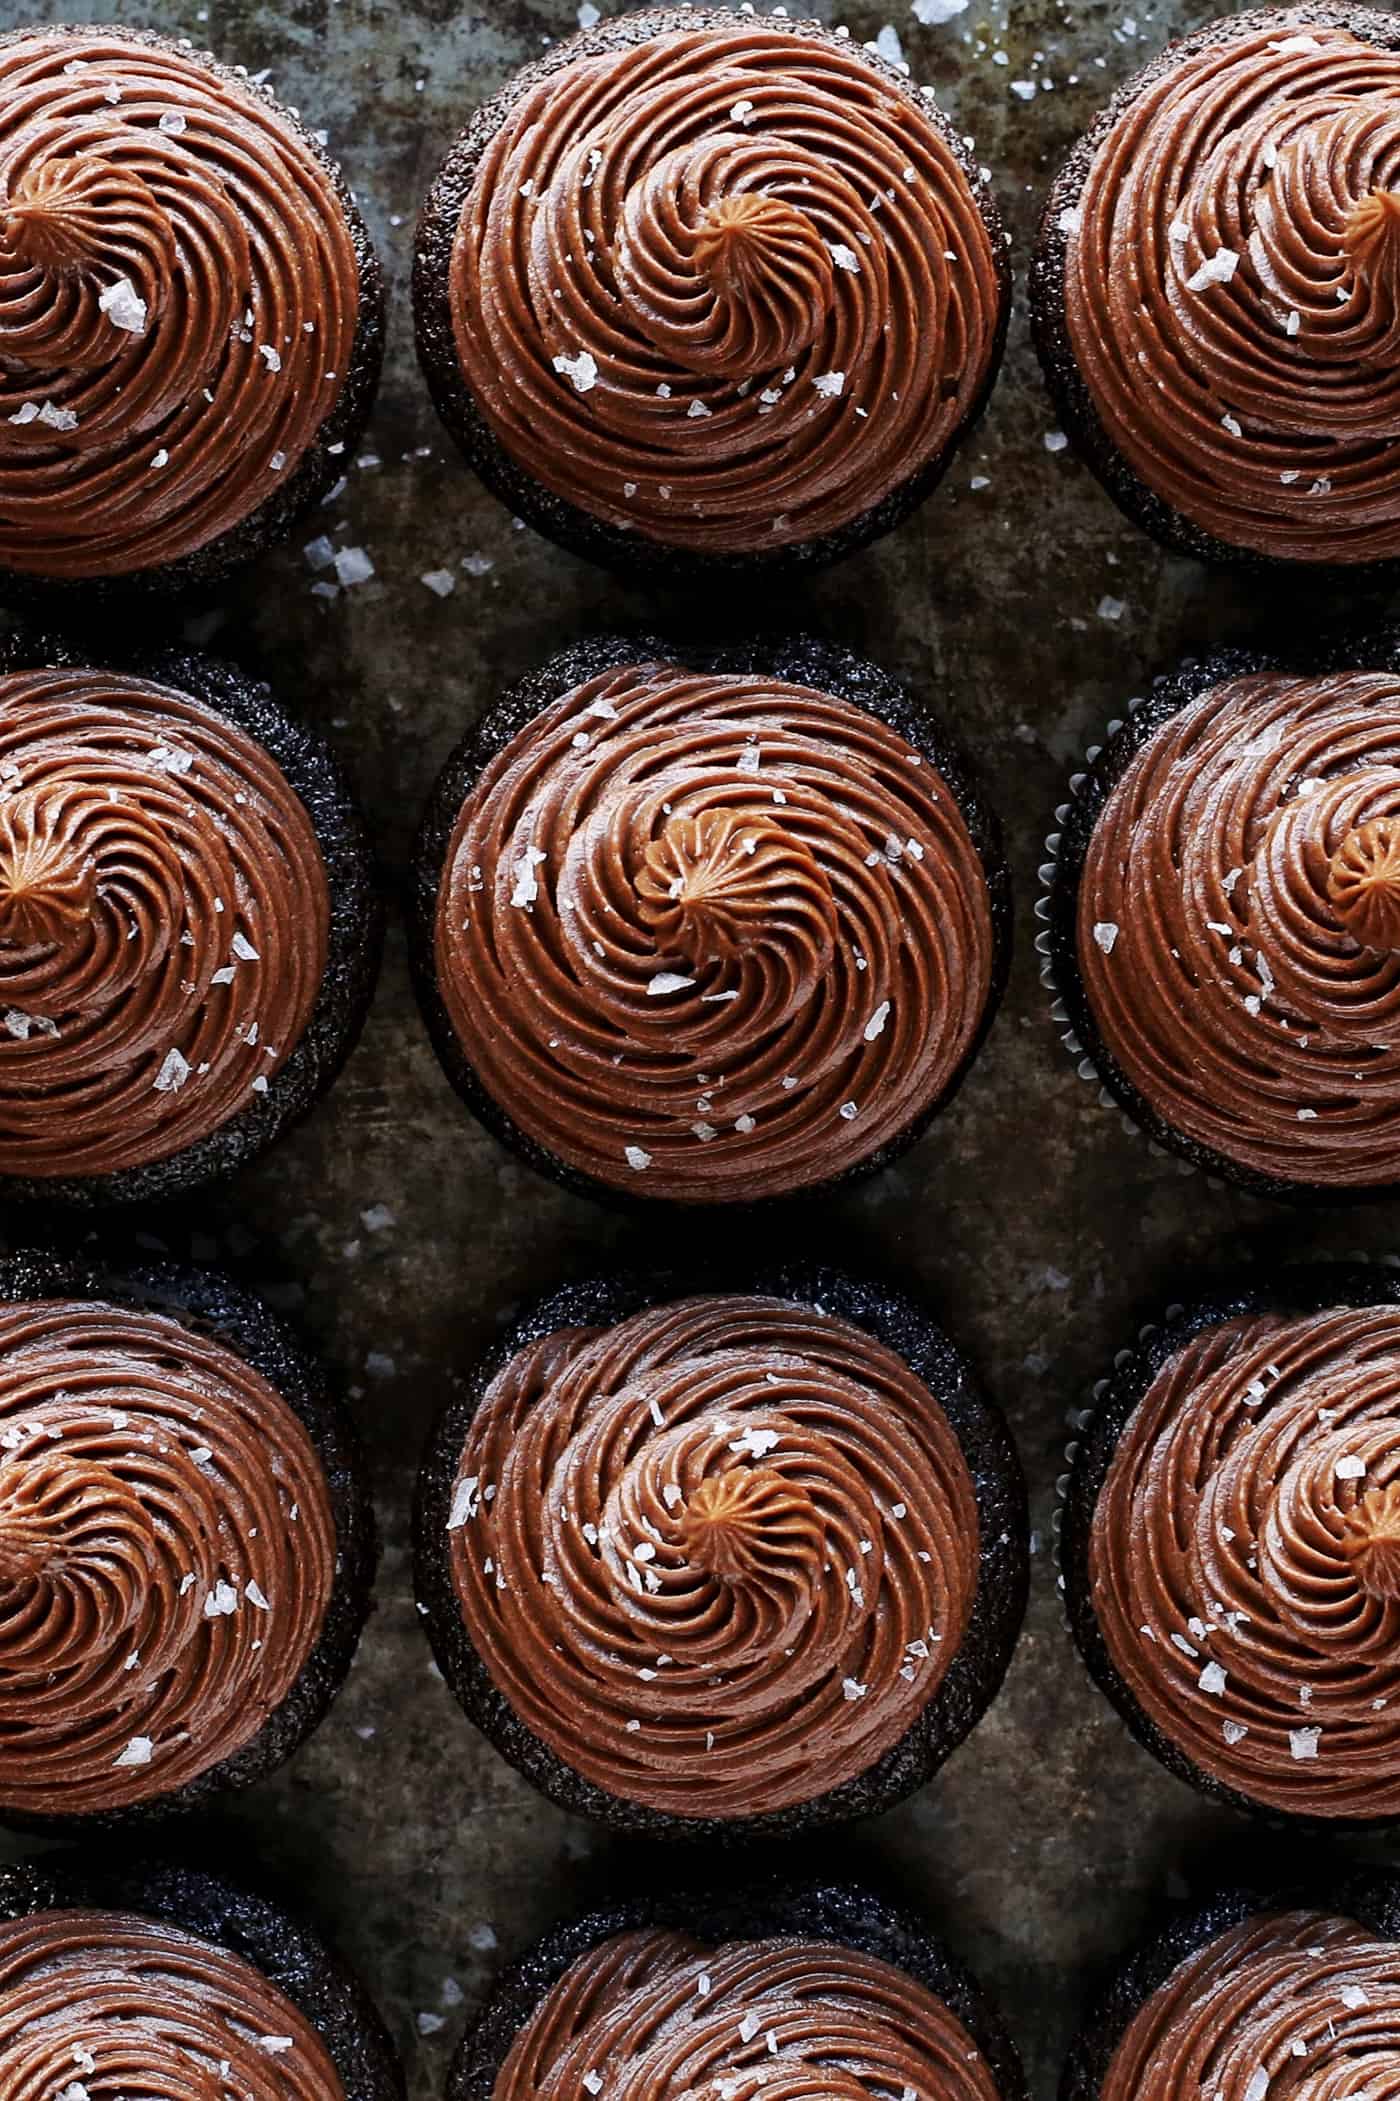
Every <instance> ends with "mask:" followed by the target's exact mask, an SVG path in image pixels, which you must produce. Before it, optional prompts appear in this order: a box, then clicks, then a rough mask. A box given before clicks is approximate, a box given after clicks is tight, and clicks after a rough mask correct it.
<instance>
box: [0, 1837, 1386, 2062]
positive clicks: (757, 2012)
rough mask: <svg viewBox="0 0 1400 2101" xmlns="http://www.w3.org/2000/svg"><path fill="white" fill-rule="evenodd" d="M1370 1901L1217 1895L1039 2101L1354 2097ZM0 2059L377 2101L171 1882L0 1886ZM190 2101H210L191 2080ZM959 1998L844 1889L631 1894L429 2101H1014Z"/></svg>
mask: <svg viewBox="0 0 1400 2101" xmlns="http://www.w3.org/2000/svg"><path fill="white" fill-rule="evenodd" d="M1397 1941H1400V1878H1397V1877H1396V1876H1394V1875H1389V1874H1369V1875H1368V1874H1364V1873H1356V1872H1352V1873H1350V1874H1344V1873H1343V1874H1337V1875H1336V1876H1334V1877H1333V1878H1332V1879H1331V1880H1330V1881H1329V1882H1328V1883H1326V1884H1323V1885H1320V1886H1319V1885H1318V1884H1316V1883H1314V1884H1313V1885H1311V1886H1307V1887H1298V1888H1287V1887H1284V1888H1280V1889H1275V1890H1268V1891H1261V1890H1227V1891H1222V1892H1220V1893H1218V1894H1217V1895H1215V1896H1214V1897H1212V1898H1211V1899H1210V1900H1209V1901H1208V1902H1207V1903H1205V1904H1203V1905H1200V1906H1198V1907H1196V1908H1195V1909H1193V1910H1190V1911H1183V1912H1182V1913H1180V1914H1179V1915H1178V1916H1176V1917H1174V1918H1173V1919H1171V1920H1170V1922H1169V1923H1168V1924H1167V1925H1166V1926H1165V1927H1164V1928H1163V1929H1162V1930H1161V1931H1159V1933H1158V1934H1157V1935H1155V1936H1154V1937H1153V1938H1152V1939H1150V1940H1148V1941H1147V1942H1145V1943H1144V1944H1143V1945H1142V1946H1141V1947H1139V1948H1138V1949H1137V1950H1135V1951H1134V1952H1133V1953H1132V1954H1131V1955H1130V1956H1129V1958H1128V1959H1127V1961H1126V1962H1125V1963H1124V1964H1123V1965H1122V1967H1121V1969H1120V1970H1119V1972H1118V1973H1117V1975H1116V1976H1115V1978H1114V1979H1113V1981H1112V1983H1111V1985H1110V1987H1109V1989H1108V1990H1107V1991H1106V1992H1105V1993H1103V1994H1102V1996H1101V1998H1100V2000H1099V2002H1098V2003H1097V2004H1096V2005H1095V2006H1094V2007H1093V2008H1092V2010H1091V2012H1090V2014H1089V2016H1088V2018H1087V2019H1086V2020H1085V2022H1084V2024H1083V2026H1082V2027H1081V2029H1080V2031H1079V2033H1078V2035H1077V2036H1076V2037H1075V2039H1074V2042H1073V2044H1072V2046H1071V2050H1070V2053H1069V2056H1068V2059H1067V2062H1066V2064H1065V2068H1064V2076H1063V2079H1062V2082H1061V2088H1060V2093H1061V2101H1182V2097H1183V2096H1185V2095H1187V2094H1191V2095H1194V2094H1196V2093H1198V2092H1199V2093H1202V2094H1207V2095H1210V2096H1211V2097H1212V2101H1216V2097H1218V2101H1268V2096H1269V2094H1270V2093H1271V2092H1272V2093H1274V2094H1276V2095H1277V2094H1289V2095H1293V2094H1296V2095H1299V2096H1302V2095H1308V2096H1311V2095H1313V2094H1321V2095H1325V2096H1328V2097H1329V2101H1330V2097H1331V2096H1334V2095H1335V2096H1344V2097H1349V2096H1357V2097H1362V2096H1364V2097H1366V2101H1384V2097H1386V2096H1388V2095H1390V2094H1391V2093H1392V2092H1393V2091H1394V2084H1395V2079H1396V2076H1397V2068H1398V2067H1400V2059H1397V2045H1396V2039H1395V2038H1396V2021H1397V2017H1398V2016H1400V2006H1397V1998H1396V1994H1397V1986H1396V1978H1395V1965H1396V1945H1397ZM0 2063H2V2064H3V2066H4V2069H5V2072H6V2076H7V2078H8V2079H9V2081H10V2082H11V2090H12V2091H13V2092H15V2093H16V2094H23V2095H26V2096H27V2095H30V2094H33V2095H36V2096H37V2095H39V2094H40V2093H43V2094H53V2095H56V2096H58V2097H59V2101H92V2097H93V2096H95V2095H98V2094H106V2093H108V2092H113V2093H115V2092H116V2091H118V2089H120V2091H122V2092H124V2093H125V2092H131V2091H133V2082H136V2083H137V2084H138V2085H140V2086H141V2087H143V2089H144V2090H146V2091H149V2092H150V2093H152V2094H155V2093H159V2094H161V2095H162V2096H166V2095H168V2096H171V2097H172V2101H173V2097H175V2096H177V2095H178V2096H179V2097H181V2101H187V2097H193V2096H194V2095H196V2094H198V2095H200V2096H203V2095H204V2094H208V2095H210V2096H211V2097H213V2096H214V2095H215V2094H224V2093H228V2094H233V2093H236V2094H237V2095H238V2097H239V2101H402V2096H403V2093H404V2086H403V2076H402V2072H401V2070H400V2068H399V2066H398V2063H397V2060H396V2058H395V2055H394V2052H393V2048H392V2045H391V2043H390V2041H389V2039H388V2037H387V2035H386V2033H385V2031H384V2028H383V2025H382V2023H381V2021H380V2019H379V2017H378V2015H377V2013H376V2012H375V2009H374V2007H373V2005H372V2003H371V2002H370V2000H369V1998H368V1996H367V1994H366V1992H365V1990H364V1987H363V1986H362V1985H361V1984H360V1982H359V1981H358V1979H357V1978H356V1977H355V1976H354V1975H353V1974H352V1973H351V1972H350V1971H349V1970H348V1969H347V1968H346V1967H345V1965H344V1964H343V1963H342V1962H341V1961H340V1960H339V1959H338V1958H337V1957H336V1956H335V1955H334V1954H333V1953H331V1952H330V1951H329V1950H328V1949H327V1948H326V1947H325V1946H324V1944H323V1943H322V1942H321V1941H320V1940H319V1939H318V1938H317V1936H316V1935H315V1934H314V1933H313V1932H311V1931H310V1930H308V1928H307V1927H306V1926H305V1925H303V1924H302V1923H301V1922H300V1921H299V1920H297V1919H295V1918H293V1917H292V1916H290V1915H289V1914H288V1913H287V1912H286V1911H285V1910H283V1909H282V1908H281V1907H280V1906H279V1905H276V1904H274V1903H272V1902H270V1901H269V1900H268V1899H267V1898H265V1897H263V1896H260V1895H255V1894H251V1893H250V1892H249V1891H247V1890H246V1889H243V1888H239V1887H234V1886H231V1885H230V1884H228V1883H227V1882H225V1881H223V1880H222V1879H221V1878H220V1877H218V1876H217V1875H213V1874H210V1873H207V1872H205V1871H201V1870H198V1869H189V1868H170V1867H161V1866H145V1867H143V1868H140V1869H135V1868H133V1867H132V1866H130V1865H129V1864H128V1865H126V1866H124V1867H113V1866H111V1865H103V1864H100V1863H98V1864H94V1863H91V1862H82V1863H74V1862H73V1861H71V1860H64V1859H62V1858H56V1857H53V1856H51V1857H50V1858H49V1859H48V1860H46V1861H44V1862H41V1863H36V1864H35V1865H33V1866H30V1867H28V1868H18V1869H15V1868H12V1869H6V1870H0ZM211 2077H212V2082H213V2083H211ZM1027 2091H1028V2089H1027V2086H1026V2081H1025V2077H1024V2074H1023V2072H1022V2069H1021V2065H1020V2061H1019V2059H1018V2056H1017V2053H1016V2050H1015V2047H1014V2045H1013V2043H1012V2042H1011V2040H1010V2038H1009V2036H1008V2034H1007V2030H1006V2028H1005V2026H1004V2024H1003V2022H1002V2019H1001V2017H1000V2015H999V2013H998V2012H997V2010H996V2008H995V2007H994V2006H993V2004H992V2003H991V2001H990V1999H989V1997H988V1995H987V1993H986V1992H985V1991H984V1990H983V1989H982V1988H981V1987H980V1986H979V1985H978V1983H977V1982H976V1980H975V1979H974V1978H973V1977H972V1976H970V1975H969V1973H968V1972H967V1971H966V1970H965V1969H964V1968H963V1966H962V1965H961V1964H960V1963H959V1962H958V1961H957V1960H956V1958H955V1957H953V1956H952V1955H951V1954H950V1953H949V1951H948V1950H947V1948H946V1947H945V1946H944V1945H943V1944H942V1942H941V1941H940V1940H938V1939H936V1938H935V1937H934V1936H933V1934H932V1933H931V1932H930V1930H929V1928H928V1927H927V1925H926V1924H925V1923H924V1922H923V1921H922V1919H920V1918H919V1917H917V1916H915V1915H913V1914H911V1913H910V1912H908V1911H907V1910H906V1909H904V1908H903V1907H902V1906H900V1905H897V1904H894V1903H891V1902H890V1901H889V1900H888V1899H887V1898H886V1897H884V1896H883V1895H882V1894H879V1893H877V1892H875V1891H874V1890H871V1889H869V1888H864V1887H860V1886H857V1885H850V1884H827V1885H822V1884H806V1885H803V1884H794V1885H781V1884H764V1883H757V1884H752V1883H743V1882H740V1883H738V1884H733V1883H731V1884H729V1885H726V1886H725V1887H724V1888H722V1889H714V1888H710V1889H704V1888H686V1889H683V1890H672V1891H669V1892H652V1893H650V1894H649V1895H647V1896H645V1897H641V1898H637V1899H632V1900H623V1901H620V1902H619V1901H615V1902H613V1903H611V1904H609V1905H607V1906H606V1907H604V1908H602V1909H600V1910H597V1911H593V1912H587V1913H584V1914H582V1915H580V1916H578V1917H575V1918H572V1919H570V1920H567V1921H565V1922H563V1923H561V1924H560V1925H558V1926H557V1927H555V1928H554V1929H553V1930H552V1931H551V1932H549V1933H548V1934H547V1935H546V1936H545V1937H544V1939H543V1940H541V1941H540V1942H539V1943H538V1944H537V1945H536V1946H535V1947H534V1948H532V1949H530V1950H529V1951H528V1953H526V1954H525V1955H524V1956H522V1957H521V1958H520V1959H519V1960H518V1961H517V1962H515V1963H514V1964H512V1965H511V1966H510V1967H509V1968H508V1969H507V1970H506V1971H505V1972H504V1973H503V1975H502V1976H501V1978H500V1979H499V1980H498V1981H497V1983H496V1986H495V1988H494V1990H493V1992H492V1994H491V1996H490V1998H489V1999H488V2001H487V2004H486V2006H485V2008H484V2010H483V2012H482V2014H481V2016H480V2019H479V2020H478V2022H477V2023H476V2025H475V2026H474V2028H473V2029H472V2030H471V2032H470V2033H469V2034H468V2035H467V2037H466V2039H465V2040H464V2042H463V2044H462V2046H461V2048H460V2049H459V2051H458V2052H457V2055H456V2057H455V2058H454V2060H453V2063H452V2065H451V2068H450V2070H449V2073H448V2076H447V2080H446V2085H445V2089H444V2094H445V2101H575V2097H576V2096H579V2095H583V2094H586V2095H589V2096H591V2097H596V2101H692V2097H694V2096H696V2095H700V2094H717V2095H720V2096H723V2097H729V2101H760V2097H762V2101H817V2097H820V2101H875V2097H886V2096H891V2095H898V2096H901V2097H902V2101H1026V2096H1027Z"/></svg>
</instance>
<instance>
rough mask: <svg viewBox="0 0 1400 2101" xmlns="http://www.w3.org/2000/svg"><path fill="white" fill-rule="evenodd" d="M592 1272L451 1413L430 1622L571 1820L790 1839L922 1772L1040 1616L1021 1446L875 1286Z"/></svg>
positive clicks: (489, 1719) (435, 1477)
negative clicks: (698, 1284)
mask: <svg viewBox="0 0 1400 2101" xmlns="http://www.w3.org/2000/svg"><path fill="white" fill-rule="evenodd" d="M681 1291H682V1287H681V1286H680V1285H678V1284H677V1282H676V1281H675V1280H674V1279H671V1280H666V1279H663V1280H661V1281H659V1282H658V1281H657V1280H654V1279H653V1280H649V1281H647V1282H642V1281H640V1280H637V1281H634V1280H629V1279H621V1280H618V1279H611V1280H602V1281H598V1282H594V1283H589V1284H583V1285H577V1286H574V1287H572V1288H570V1289H567V1290H564V1291H561V1292H559V1293H558V1294H556V1296H554V1297H553V1298H551V1299H547V1300H546V1301H545V1302H544V1303H543V1304H542V1305H541V1306H539V1307H538V1308H537V1309H536V1310H535V1311H533V1312H532V1313H530V1314H529V1315H528V1316H527V1317H526V1318H525V1319H524V1320H523V1321H521V1322H520V1323H519V1325H518V1326H516V1327H515V1328H514V1329H513V1330H512V1331H511V1333H510V1334H509V1335H508V1336H507V1337H506V1338H505V1340H504V1341H503V1342H502V1343H501V1344H500V1346H499V1347H498V1348H497V1349H495V1350H494V1351H493V1352H492V1353H491V1355H490V1356H489V1357H488V1358H487V1359H486V1361H485V1362H484V1363H483V1364H482V1365H480V1366H479V1367H478V1369H477V1371H476V1372H475V1374H474V1376H473V1377H472V1379H471V1380H470V1382H469V1383H468V1385H467V1387H466V1389H465V1391H464V1392H463V1394H462V1395H461V1397H460V1398H457V1399H455V1400H454V1401H452V1402H451V1403H450V1404H449V1406H448V1408H447V1409H446V1411H445V1412H444V1414H443V1416H442V1418H441V1420H440V1421H439V1423H438V1426H437V1428H436V1430H435V1432H434V1435H433V1438H432V1440H431V1443H430V1445H429V1448H428V1452H427V1454H426V1456H425V1460H424V1465H423V1471H422V1474H421V1476H420V1480H419V1493H418V1507H417V1512H416V1541H417V1584H418V1595H419V1601H420V1607H421V1609H422V1611H423V1613H424V1616H425V1618H426V1622H427V1628H428V1633H429V1636H430V1638H431V1640H432V1643H433V1647H434V1650H435V1653H436V1655H437V1659H438V1662H439V1664H440V1665H441V1668H442V1671H443V1675H444V1677H445V1678H446V1679H447V1682H448V1684H449V1685H450V1686H451V1687H452V1689H453V1691H454V1692H455V1693H456V1695H457V1697H458V1699H459V1700H460V1701H461V1702H462V1705H463V1706H464V1707H465V1709H466V1711H467V1713H468V1714H469V1715H470V1716H471V1718H472V1720H473V1721H474V1722H476V1724H477V1726H478V1727H479V1728H480V1729H482V1730H483V1732H484V1733H485V1734H486V1735H487V1736H488V1737H490V1739H491V1741H492V1742H493V1743H494V1744H495V1745H496V1747H497V1749H498V1750H499V1751H500V1752H501V1753H502V1755H503V1756H504V1757H506V1758H508V1759H509V1760H510V1761H511V1763H512V1764H514V1765H515V1766H517V1767H518V1768H519V1770H520V1771H521V1772H522V1773H524V1775H525V1777H526V1778H527V1779H528V1780H530V1781H531V1782H533V1784H534V1785H535V1786H536V1787H538V1788H540V1789H542V1790H543V1791H544V1792H545V1793H546V1794H548V1795H550V1796H551V1797H552V1798H553V1799H554V1800H556V1801H558V1802H560V1803H562V1804H564V1806H565V1807H567V1808H570V1809H574V1810H576V1811H579V1812H581V1813H583V1814H585V1815H589V1816H594V1817H598V1818H601V1819H602V1820H603V1821H605V1822H607V1823H610V1824H612V1825H614V1826H617V1827H619V1828H621V1829H624V1830H628V1831H633V1832H647V1833H654V1834H656V1835H659V1836H665V1837H676V1836H679V1837H696V1836H704V1837H711V1838H723V1837H733V1836H736V1835H743V1836H750V1835H752V1834H754V1833H755V1832H758V1833H760V1834H771V1835H775V1836H777V1835H786V1834H788V1833H791V1832H793V1831H797V1830H800V1829H804V1828H808V1827H812V1826H816V1825H820V1824H827V1823H832V1822H836V1821H838V1820H840V1819H844V1818H850V1817H856V1816H863V1815H869V1814H873V1813H874V1812H876V1811H879V1810H882V1809H885V1808H888V1807H889V1806H890V1805H891V1804H892V1803H894V1802H896V1801H898V1800H900V1799H901V1798H902V1797H904V1796H905V1795H907V1794H909V1793H911V1792H912V1791H913V1790H914V1789H915V1788H917V1787H920V1786H922V1785H923V1783H924V1782H925V1781H926V1780H927V1779H928V1778H929V1777H930V1775H931V1774H932V1773H933V1772H934V1771H935V1770H936V1769H937V1767H938V1766H939V1765H941V1764H942V1762H943V1760H944V1759H945V1758H946V1757H947V1756H948V1755H949V1753H950V1752H951V1751H953V1750H954V1749H955V1748H956V1746H957V1745H958V1744H959V1743H960V1742H961V1741H962V1739H963V1738H964V1737H965V1736H966V1735H967V1733H968V1732H969V1730H970V1729H972V1728H973V1726H974V1725H975V1724H976V1722H977V1721H978V1720H979V1719H980V1718H981V1716H982V1714H983V1713H984V1712H985V1710H986V1709H987V1707H988V1706H989V1705H990V1703H991V1701H992V1699H993V1698H994V1696H995V1694H996V1692H997V1689H998V1687H999V1686H1000V1683H1001V1680H1002V1677H1003V1675H1004V1674H1005V1671H1006V1666H1007V1664H1008V1662H1009V1661H1010V1657H1011V1651H1012V1649H1013V1647H1014V1645H1015V1640H1016V1634H1017V1631H1018V1629H1019V1626H1020V1621H1021V1615H1022V1612H1023V1610H1024V1607H1025V1595H1026V1580H1027V1537H1026V1515H1025V1493H1024V1488H1023V1485H1022V1482H1021V1476H1020V1469H1019V1466H1018V1464H1017V1460H1016V1455H1015V1450H1014V1447H1013V1445H1012V1443H1011V1440H1010V1436H1009V1434H1008V1432H1007V1430H1006V1427H1005V1424H1004V1423H1003V1422H1002V1419H1001V1417H1000V1415H999V1414H998V1413H997V1411H996V1410H995V1409H993V1408H992V1407H990V1406H989V1405H988V1403H987V1402H986V1401H985V1400H983V1399H982V1397H981V1395H980V1394H979V1393H978V1392H977V1390H976V1387H975V1385H974V1384H973V1381H972V1378H971V1375H970V1373H969V1371H968V1368H967V1366H966V1364H965V1363H964V1361H963V1359H962V1358H961V1356H960V1355H959V1354H958V1352H957V1351H956V1350H955V1349H954V1348H953V1346H952V1345H951V1344H950V1343H949V1341H948V1340H947V1338H946V1337H945V1336H944V1335H943V1334H942V1333H941V1332H940V1331H939V1330H938V1329H937V1328H936V1327H934V1325H933V1324H932V1322H931V1321H930V1320H929V1319H928V1317H927V1316H926V1315H925V1314H924V1313H923V1312H922V1311H921V1310H920V1309H919V1308H917V1307H915V1306H913V1305H911V1304H910V1303H909V1302H908V1301H907V1300H905V1299H903V1298H901V1297H899V1296H898V1295H897V1294H896V1293H894V1292H891V1291H889V1290H886V1289H885V1288H884V1287H876V1286H873V1285H868V1284H861V1283H857V1282H853V1281H852V1280H851V1279H849V1278H846V1277H843V1276H841V1275H839V1274H837V1273H836V1272H834V1271H829V1270H811V1271H782V1272H779V1273H777V1274H776V1275H774V1276H772V1277H770V1278H763V1277H760V1278H758V1279H753V1278H750V1279H748V1280H746V1284H745V1288H744V1289H743V1290H742V1291H733V1290H727V1291H721V1290H717V1289H715V1288H714V1287H713V1284H712V1283H711V1284H710V1285H709V1286H708V1287H707V1288H704V1289H699V1290H693V1291H691V1292H689V1293H688V1294H686V1295H681Z"/></svg>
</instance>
